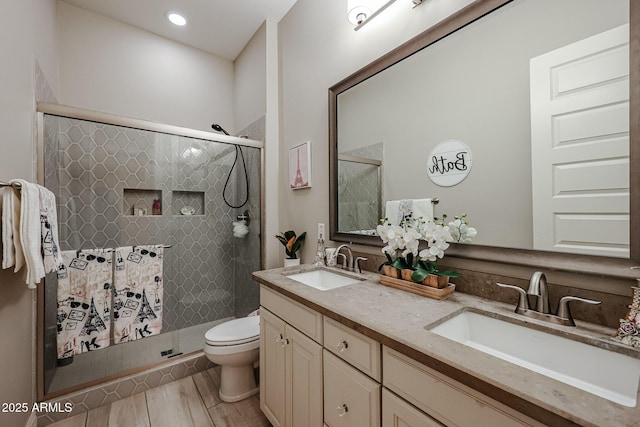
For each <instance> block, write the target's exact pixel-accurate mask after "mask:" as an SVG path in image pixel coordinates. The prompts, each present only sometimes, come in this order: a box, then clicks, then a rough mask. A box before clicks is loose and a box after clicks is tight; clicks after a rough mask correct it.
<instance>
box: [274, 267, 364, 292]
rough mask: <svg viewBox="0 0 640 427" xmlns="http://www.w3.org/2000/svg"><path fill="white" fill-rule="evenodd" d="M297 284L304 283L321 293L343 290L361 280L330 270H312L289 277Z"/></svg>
mask: <svg viewBox="0 0 640 427" xmlns="http://www.w3.org/2000/svg"><path fill="white" fill-rule="evenodd" d="M287 277H288V278H289V279H293V280H295V281H296V282H300V283H304V284H305V285H307V286H311V287H312V288H316V289H320V290H321V291H329V290H331V289H336V288H341V287H343V286H347V285H353V284H354V283H358V282H359V281H361V280H364V279H359V278H357V277H351V276H345V275H342V274H339V273H334V272H332V271H328V270H311V271H305V272H303V273H296V274H291V275H288V276H287Z"/></svg>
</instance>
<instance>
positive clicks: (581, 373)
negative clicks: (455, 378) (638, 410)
mask: <svg viewBox="0 0 640 427" xmlns="http://www.w3.org/2000/svg"><path fill="white" fill-rule="evenodd" d="M427 329H430V330H431V332H433V333H435V334H438V335H441V336H443V337H445V338H448V339H451V340H453V341H457V342H459V343H462V344H464V345H466V346H469V347H472V348H475V349H477V350H480V351H483V352H485V353H488V354H491V355H493V356H496V357H499V358H501V359H504V360H506V361H508V362H511V363H514V364H516V365H519V366H522V367H524V368H527V369H530V370H532V371H535V372H537V373H540V374H542V375H546V376H548V377H551V378H554V379H556V380H558V381H562V382H564V383H566V384H569V385H572V386H574V387H577V388H579V389H582V390H584V391H587V392H589V393H592V394H595V395H597V396H600V397H603V398H605V399H608V400H610V401H612V402H616V403H619V404H621V405H624V406H629V407H635V406H636V397H637V394H638V379H639V378H640V360H639V359H636V358H633V357H631V356H627V355H624V354H620V353H616V352H613V351H609V350H605V349H602V348H599V347H595V346H593V345H589V344H585V343H582V342H579V341H574V340H571V339H568V338H564V337H561V336H558V335H554V334H551V333H546V332H542V331H539V330H536V329H532V328H529V327H527V326H524V325H521V324H516V323H511V322H507V321H504V320H500V319H496V318H494V317H490V316H487V315H483V314H479V313H476V312H473V311H463V312H461V313H460V314H458V315H456V316H455V317H453V318H451V319H449V320H446V321H445V322H443V323H440V324H438V325H436V326H435V327H431V328H430V327H429V326H427Z"/></svg>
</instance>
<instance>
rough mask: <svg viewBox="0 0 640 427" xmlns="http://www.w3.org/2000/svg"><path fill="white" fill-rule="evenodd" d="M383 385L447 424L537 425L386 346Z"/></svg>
mask: <svg viewBox="0 0 640 427" xmlns="http://www.w3.org/2000/svg"><path fill="white" fill-rule="evenodd" d="M382 363H383V364H384V375H383V381H382V382H383V385H384V386H385V387H387V388H388V389H389V390H391V391H393V392H394V393H396V394H397V395H399V396H400V397H402V398H404V399H405V400H407V401H408V402H409V403H411V404H413V405H415V406H417V407H418V408H419V409H421V410H422V411H424V412H426V413H427V414H429V415H430V416H432V417H433V418H435V419H437V420H438V421H440V422H441V423H443V424H446V425H447V426H480V425H486V426H501V427H503V426H505V427H506V426H527V425H530V426H541V425H542V424H540V423H538V422H537V421H535V420H533V419H531V418H529V417H527V416H526V415H524V414H521V413H519V412H517V411H515V410H513V409H511V408H509V407H508V406H506V405H503V404H502V403H500V402H498V401H495V400H493V399H491V398H490V397H488V396H485V395H483V394H482V393H479V392H477V391H475V390H473V389H471V388H469V387H467V386H465V385H464V384H461V383H459V382H457V381H455V380H453V379H451V378H449V377H447V376H445V375H442V374H440V373H439V372H437V371H435V370H433V369H431V368H429V367H428V366H425V365H423V364H421V363H419V362H416V361H415V360H413V359H411V358H409V357H407V356H405V355H403V354H400V353H398V352H397V351H395V350H392V349H390V348H388V347H386V346H383V347H382Z"/></svg>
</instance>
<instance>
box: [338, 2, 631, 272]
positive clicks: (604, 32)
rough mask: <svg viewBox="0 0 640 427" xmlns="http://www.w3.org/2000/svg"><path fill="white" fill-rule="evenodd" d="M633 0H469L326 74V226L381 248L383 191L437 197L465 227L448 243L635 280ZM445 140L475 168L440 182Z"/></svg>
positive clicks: (477, 252) (461, 251)
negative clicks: (349, 67)
mask: <svg viewBox="0 0 640 427" xmlns="http://www.w3.org/2000/svg"><path fill="white" fill-rule="evenodd" d="M635 9H637V7H636V6H634V5H630V1H629V0H612V1H604V0H512V1H505V0H489V1H486V0H485V1H476V2H474V3H472V4H470V5H469V6H467V7H466V8H465V9H463V10H461V11H460V12H458V13H456V14H455V15H453V16H451V17H450V18H449V19H447V20H445V21H443V22H442V23H440V24H438V25H437V26H435V27H432V28H431V29H429V30H427V31H425V32H424V33H422V34H421V35H419V36H417V37H416V38H414V39H413V40H410V41H409V42H407V43H405V44H404V45H402V46H400V47H398V48H397V49H395V50H393V51H392V52H390V53H389V54H387V55H385V56H383V57H381V58H379V59H378V60H376V61H374V62H373V63H371V64H369V65H368V66H367V67H365V68H363V69H361V70H359V71H358V72H356V73H354V74H353V75H351V76H349V77H347V78H346V79H344V80H342V81H341V82H339V83H337V84H336V85H334V86H333V87H331V88H330V89H329V95H330V96H329V121H330V123H329V125H330V144H329V145H330V156H331V162H330V167H331V170H330V179H331V182H330V205H331V216H330V220H331V221H330V231H331V239H332V240H336V241H346V242H354V243H360V244H366V245H376V246H382V243H381V241H380V239H379V238H378V237H377V236H376V235H375V227H376V225H377V224H378V220H379V219H380V218H382V217H384V215H385V202H386V201H389V200H403V199H423V198H437V199H438V200H439V203H438V205H436V206H435V214H436V216H439V215H442V214H444V213H446V214H447V215H449V216H453V215H457V214H461V213H466V214H467V218H468V220H469V221H470V223H471V224H472V225H473V226H474V227H476V228H477V229H478V235H477V237H476V238H475V239H474V241H473V243H472V244H469V245H457V246H456V247H455V248H452V249H451V250H450V251H448V254H452V255H454V256H460V257H466V258H475V259H484V260H490V261H500V262H510V263H518V264H529V265H540V266H544V267H547V268H558V269H571V270H578V269H579V270H583V271H587V272H591V273H598V274H609V275H615V276H618V277H635V276H636V273H634V272H632V271H631V270H630V269H629V267H630V266H632V265H635V264H636V263H638V262H640V254H638V249H640V239H639V238H638V230H637V228H636V227H637V226H636V224H637V223H638V219H639V218H638V213H637V211H636V206H638V203H639V202H640V201H639V200H638V199H639V196H638V194H637V193H638V185H637V181H636V180H637V178H638V174H637V173H635V172H634V168H635V169H637V165H638V159H637V153H636V150H637V145H638V130H639V129H638V120H639V119H638V117H637V116H638V109H637V105H638V102H639V100H638V97H639V95H640V92H639V91H640V87H639V86H640V82H639V81H638V72H637V69H638V61H639V59H638V58H637V49H638V35H637V34H638V28H637V27H638V25H640V22H638V11H637V10H635ZM630 50H631V53H630ZM630 73H631V75H630ZM634 113H635V114H634ZM450 140H457V141H461V142H463V143H464V144H465V145H466V146H467V147H468V148H469V150H470V151H471V153H472V155H473V167H472V170H471V171H470V172H469V174H468V176H467V177H466V179H464V180H463V181H462V182H460V183H459V184H457V185H454V186H449V187H445V186H440V185H437V184H435V183H433V182H432V181H431V180H430V179H429V177H428V175H427V161H428V160H429V156H430V154H431V152H432V151H433V150H434V148H435V147H436V146H438V145H439V144H441V143H442V142H445V141H450ZM605 270H606V271H605Z"/></svg>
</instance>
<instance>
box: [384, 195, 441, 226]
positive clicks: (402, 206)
mask: <svg viewBox="0 0 640 427" xmlns="http://www.w3.org/2000/svg"><path fill="white" fill-rule="evenodd" d="M385 216H386V217H387V218H388V219H389V222H390V223H391V224H393V225H400V223H401V222H402V220H403V219H404V218H405V217H410V218H413V219H418V218H420V217H422V219H423V220H425V221H432V220H433V203H432V202H431V199H408V200H389V201H388V202H387V203H386V205H385Z"/></svg>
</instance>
